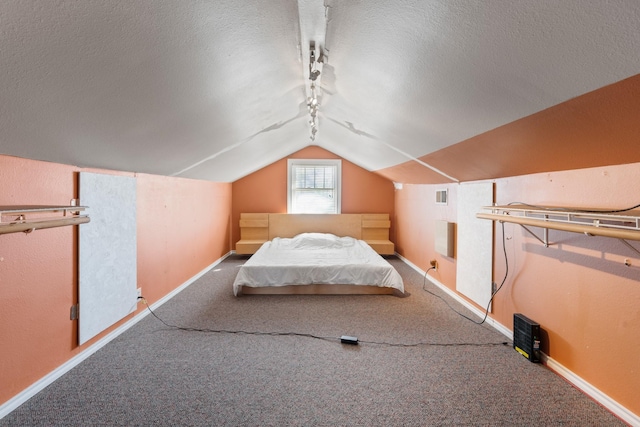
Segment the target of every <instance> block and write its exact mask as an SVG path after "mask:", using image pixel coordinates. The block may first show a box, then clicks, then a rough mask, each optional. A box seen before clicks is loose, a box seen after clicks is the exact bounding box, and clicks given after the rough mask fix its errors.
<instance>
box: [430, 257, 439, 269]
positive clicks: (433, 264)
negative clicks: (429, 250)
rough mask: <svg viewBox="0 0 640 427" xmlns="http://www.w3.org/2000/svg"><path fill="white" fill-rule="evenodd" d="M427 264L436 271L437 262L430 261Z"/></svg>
mask: <svg viewBox="0 0 640 427" xmlns="http://www.w3.org/2000/svg"><path fill="white" fill-rule="evenodd" d="M429 264H430V265H431V267H433V269H434V270H436V271H437V270H438V261H436V260H435V259H432V260H431V261H429Z"/></svg>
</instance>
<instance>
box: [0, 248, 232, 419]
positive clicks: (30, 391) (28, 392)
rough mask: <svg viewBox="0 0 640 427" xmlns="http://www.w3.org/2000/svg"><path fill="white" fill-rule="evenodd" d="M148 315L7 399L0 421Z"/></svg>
mask: <svg viewBox="0 0 640 427" xmlns="http://www.w3.org/2000/svg"><path fill="white" fill-rule="evenodd" d="M229 255H230V253H227V254H226V255H224V256H222V257H221V258H219V259H218V260H217V261H215V262H214V263H213V264H211V265H209V266H208V267H205V268H204V269H203V270H201V271H200V272H199V273H197V274H196V275H194V276H193V277H191V278H190V279H189V280H187V281H186V282H184V283H183V284H182V285H180V286H178V287H177V288H176V289H174V290H173V291H171V292H169V293H168V294H167V295H165V296H164V297H163V298H161V299H160V300H158V301H156V302H155V303H153V304H151V306H150V308H151V309H152V310H156V309H158V308H159V307H160V306H161V305H162V304H164V303H165V302H167V301H169V300H170V299H171V298H173V297H174V296H176V295H177V294H178V293H180V292H181V291H182V290H184V289H185V288H187V287H188V286H189V285H191V284H192V283H193V282H195V281H196V280H198V279H199V278H200V277H202V276H203V275H204V274H205V273H207V272H208V271H209V270H211V269H212V268H213V267H215V266H216V265H218V264H220V262H222V261H223V260H224V259H225V258H227V257H228V256H229ZM149 314H150V313H149V310H142V311H141V312H140V313H138V314H136V315H135V316H134V317H132V318H131V319H130V320H128V321H127V322H125V323H123V324H122V325H120V326H119V327H117V328H116V329H114V330H113V331H111V332H109V333H108V334H107V335H105V336H104V337H102V338H101V339H99V340H98V341H96V342H95V343H94V344H92V345H90V346H89V347H87V348H86V349H84V350H83V351H82V352H80V353H78V354H77V355H76V356H74V357H72V358H71V359H69V360H67V361H66V362H65V363H63V364H62V365H60V366H58V367H57V368H56V369H54V370H53V371H51V372H49V373H48V374H47V375H45V376H44V377H42V378H40V379H39V380H38V381H36V382H35V383H33V384H31V385H30V386H29V387H27V388H26V389H24V390H23V391H22V392H20V393H19V394H17V395H16V396H14V397H13V398H11V399H9V400H8V401H7V402H5V403H4V404H2V405H0V420H1V419H2V418H4V417H5V416H7V415H9V414H10V413H11V412H12V411H13V410H15V409H16V408H18V407H19V406H20V405H22V404H23V403H25V402H26V401H27V400H29V399H31V398H32V397H33V396H35V395H36V394H38V393H39V392H40V391H42V390H44V388H45V387H47V386H48V385H50V384H52V383H53V382H54V381H55V380H57V379H58V378H60V377H61V376H63V375H64V374H66V373H67V372H69V371H70V370H71V369H73V368H75V367H76V366H78V365H79V364H80V363H82V362H83V361H84V360H86V359H87V358H88V357H89V356H91V355H92V354H94V353H95V352H96V351H98V350H100V349H101V348H102V347H104V346H105V345H107V344H108V343H109V342H111V341H112V340H114V339H115V338H117V337H118V336H119V335H120V334H122V333H123V332H125V331H127V330H128V329H130V328H131V327H133V326H134V325H135V324H136V323H138V322H139V321H141V320H142V319H144V318H145V317H147V316H148V315H149Z"/></svg>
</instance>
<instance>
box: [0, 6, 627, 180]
mask: <svg viewBox="0 0 640 427" xmlns="http://www.w3.org/2000/svg"><path fill="white" fill-rule="evenodd" d="M638 46H640V2H638V1H636V0H616V1H602V0H580V1H578V0H574V1H569V0H567V1H557V0H536V1H524V0H523V1H520V0H518V1H513V0H489V1H480V0H477V1H470V0H404V1H400V0H396V1H389V0H366V1H364V0H363V1H357V0H268V1H265V0H215V1H212V0H135V1H124V0H82V1H76V0H59V1H47V0H3V1H2V2H0V154H8V155H14V156H20V157H26V158H31V159H38V160H46V161H53V162H59V163H65V164H73V165H77V166H82V167H98V168H106V169H117V170H124V171H134V172H145V173H154V174H161V175H171V176H182V177H189V178H197V179H205V180H212V181H222V182H232V181H235V180H237V179H239V178H241V177H243V176H245V175H247V174H249V173H251V172H253V171H255V170H258V169H260V168H262V167H264V166H266V165H268V164H270V163H272V162H274V161H276V160H279V159H281V158H282V157H284V156H287V155H288V154H291V153H293V152H295V151H298V150H300V149H302V148H304V147H306V146H308V145H318V146H320V147H322V148H325V149H327V150H329V151H331V152H333V153H335V154H337V155H339V156H341V157H343V158H345V159H347V160H349V161H351V162H353V163H355V164H357V165H359V166H361V167H363V168H365V169H367V170H370V171H376V172H381V173H383V174H384V175H385V176H387V177H389V179H393V180H396V181H399V182H403V181H412V180H414V181H419V182H430V181H434V180H435V181H437V180H438V179H442V180H444V181H456V180H460V178H461V177H460V176H456V175H457V174H452V173H451V172H450V171H449V170H455V168H453V167H450V166H451V164H452V162H455V157H451V156H460V153H461V152H462V148H461V147H465V145H464V143H465V141H469V140H470V139H473V138H478V137H481V136H482V135H488V133H490V132H492V131H494V132H495V130H496V129H499V128H500V127H501V126H504V125H506V124H509V123H513V122H517V121H518V120H522V119H523V118H526V117H530V116H532V115H535V114H539V112H541V111H544V110H546V109H549V108H550V107H554V106H558V105H562V104H563V103H565V102H567V101H569V100H571V99H573V98H576V97H580V96H582V95H584V94H587V93H589V92H592V91H594V90H597V89H599V88H602V87H604V86H607V85H611V84H613V83H616V82H619V81H622V80H624V79H627V78H629V77H632V76H635V75H638V74H639V73H640V55H638ZM312 50H313V57H312V56H311V51H312ZM318 72H319V73H318ZM311 74H313V77H314V78H315V80H311V79H310V76H311ZM312 86H314V88H312ZM637 86H640V85H635V86H634V87H637ZM314 96H315V98H316V99H317V101H318V104H319V107H318V108H317V110H314V111H317V114H316V119H315V120H314V122H315V125H312V124H310V121H312V114H311V113H312V112H313V111H312V109H310V108H309V107H308V103H309V102H310V99H309V98H313V97H314ZM636 98H637V97H636ZM314 127H315V129H316V130H317V133H316V134H315V135H314V138H313V139H312V129H313V128H314ZM461 144H462V145H461ZM548 149H552V147H548ZM447 150H448V151H447ZM447 153H451V155H450V156H449V158H444V157H445V156H444V154H447ZM430 158H432V159H433V160H434V162H435V163H434V164H431V163H430V161H429V159H430ZM438 161H439V162H440V163H438ZM466 161H467V162H469V161H470V160H469V159H467V160H466ZM472 163H473V162H472V161H471V164H470V166H465V168H466V169H465V170H472V171H473V170H476V169H477V170H485V169H486V168H483V166H482V165H474V164H472ZM443 166H444V167H443ZM449 167H450V169H448V168H449ZM474 168H475V169H474ZM418 169H419V170H421V171H426V172H425V174H424V178H415V177H416V176H419V175H420V172H413V176H414V178H411V177H408V171H409V172H411V171H417V170H418ZM487 176H490V174H489V175H487ZM474 177H475V178H483V175H482V173H478V175H477V176H473V175H469V176H466V175H465V176H464V179H473V178H474Z"/></svg>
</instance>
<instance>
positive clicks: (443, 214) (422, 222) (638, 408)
mask: <svg viewBox="0 0 640 427" xmlns="http://www.w3.org/2000/svg"><path fill="white" fill-rule="evenodd" d="M443 187H444V186H442V185H405V186H404V189H403V190H401V191H399V192H397V197H396V216H397V224H398V232H397V248H398V252H399V253H400V254H401V255H403V256H404V257H406V258H407V259H409V260H410V261H411V262H413V263H414V264H416V265H418V266H419V267H420V268H421V269H423V270H426V269H427V268H428V262H429V259H432V258H436V259H438V260H439V267H440V268H439V270H438V271H437V272H433V273H432V272H430V273H429V274H430V275H433V276H434V277H435V278H436V279H437V280H438V281H440V282H441V283H443V284H444V285H446V286H447V287H449V288H450V289H452V290H455V281H456V277H455V276H456V274H455V271H456V261H455V258H453V259H449V258H443V257H441V256H439V255H436V254H435V251H434V249H433V234H432V223H433V221H434V220H435V219H447V220H449V221H454V222H455V220H456V212H455V211H456V208H455V201H456V200H455V199H456V192H455V185H453V184H450V185H447V187H448V188H449V189H450V191H449V196H450V199H451V201H452V203H451V204H450V206H448V207H441V206H436V205H435V204H434V203H433V202H432V201H433V200H434V195H433V193H434V192H435V189H438V188H443ZM495 191H496V202H497V203H498V204H500V205H503V204H507V203H509V202H513V201H521V202H526V203H532V204H541V205H555V206H576V207H594V208H603V209H607V208H609V209H615V208H624V207H630V206H634V205H636V204H638V203H640V198H639V197H638V195H639V194H640V163H634V164H629V165H621V166H611V167H598V168H591V169H581V170H574V171H563V172H553V173H541V174H534V175H525V176H518V177H511V178H503V179H498V180H496V181H495ZM533 230H534V231H537V232H538V235H539V236H541V235H542V231H541V230H540V229H533ZM505 234H506V237H507V240H506V248H507V254H508V260H509V276H508V279H507V281H506V284H505V287H504V288H503V289H502V290H501V291H500V293H498V295H496V297H495V300H494V311H493V314H492V315H491V316H492V317H493V318H494V319H495V320H497V321H498V322H499V323H501V324H503V325H505V326H506V327H508V328H509V329H512V324H513V318H512V316H513V313H515V312H519V313H524V314H525V315H527V316H529V317H530V318H532V319H534V320H535V321H537V322H539V323H540V325H541V327H542V328H543V329H544V331H545V332H546V334H547V336H548V338H547V339H546V340H545V342H543V350H544V352H545V353H546V354H547V355H549V356H550V357H551V358H552V359H553V360H554V361H556V362H558V363H560V364H561V365H563V366H564V367H566V368H567V369H569V370H570V371H571V372H573V373H575V374H576V375H577V376H579V377H581V378H582V379H583V380H585V381H587V382H588V383H589V384H591V385H592V386H594V387H595V388H597V389H598V390H600V391H602V392H603V393H604V394H606V395H607V396H609V397H610V398H612V399H614V400H615V401H616V402H618V403H619V404H621V405H622V406H624V407H626V408H627V409H629V410H630V411H632V412H633V413H635V414H640V400H638V389H640V369H638V367H639V366H640V364H639V360H640V359H639V358H638V354H639V353H640V308H639V307H640V305H639V303H640V285H639V282H640V256H639V255H638V253H636V252H634V251H632V250H630V249H629V248H628V247H626V246H625V245H624V244H623V243H622V242H620V241H619V240H617V239H611V238H605V237H588V236H585V235H582V234H575V233H567V232H560V231H554V230H551V231H550V232H549V235H550V240H551V242H552V243H553V244H552V245H551V246H550V247H549V248H545V247H544V246H543V245H542V244H540V243H539V242H538V241H537V240H535V239H534V238H533V237H531V236H530V235H528V234H527V233H526V232H525V231H524V230H523V229H522V228H520V226H518V225H515V224H505ZM495 236H496V241H495V251H494V280H496V281H498V282H500V281H501V280H502V277H503V276H504V272H505V268H504V265H505V264H504V255H503V252H502V231H501V228H500V226H499V225H497V226H496V232H495ZM631 243H632V244H633V245H634V246H635V247H636V248H637V249H640V244H639V242H631ZM625 259H628V260H629V261H630V262H631V266H630V267H627V266H625V265H624V261H625Z"/></svg>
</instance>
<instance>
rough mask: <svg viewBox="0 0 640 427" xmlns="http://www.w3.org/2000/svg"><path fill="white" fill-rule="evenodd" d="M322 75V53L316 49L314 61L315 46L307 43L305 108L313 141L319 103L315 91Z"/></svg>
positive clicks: (316, 130) (316, 127)
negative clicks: (307, 67) (307, 91)
mask: <svg viewBox="0 0 640 427" xmlns="http://www.w3.org/2000/svg"><path fill="white" fill-rule="evenodd" d="M321 73H322V52H321V51H320V49H319V48H318V59H316V44H315V42H313V41H312V42H310V43H309V80H310V81H311V84H310V85H309V96H308V97H307V107H308V108H309V115H310V116H311V120H310V121H309V124H310V125H311V136H310V138H311V140H312V141H315V139H316V134H317V133H318V122H317V117H318V109H319V107H320V103H319V102H318V94H317V89H318V86H319V85H320V74H321Z"/></svg>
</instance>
